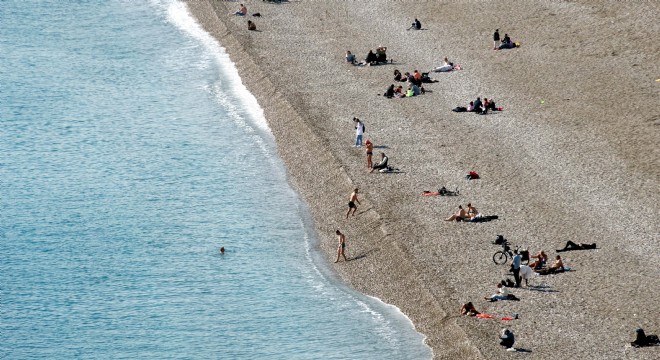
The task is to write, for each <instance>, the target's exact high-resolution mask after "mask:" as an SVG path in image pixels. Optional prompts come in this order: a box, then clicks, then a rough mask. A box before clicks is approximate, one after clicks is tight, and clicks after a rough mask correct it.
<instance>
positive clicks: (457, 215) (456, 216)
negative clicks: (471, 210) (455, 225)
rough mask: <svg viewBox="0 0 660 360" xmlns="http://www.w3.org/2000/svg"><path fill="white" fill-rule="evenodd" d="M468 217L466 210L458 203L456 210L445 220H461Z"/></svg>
mask: <svg viewBox="0 0 660 360" xmlns="http://www.w3.org/2000/svg"><path fill="white" fill-rule="evenodd" d="M466 219H469V217H468V215H467V212H466V211H465V209H463V205H458V210H457V211H456V212H455V213H454V214H453V215H452V216H450V217H448V218H446V219H445V221H462V220H466Z"/></svg>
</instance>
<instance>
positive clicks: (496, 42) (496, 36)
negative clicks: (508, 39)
mask: <svg viewBox="0 0 660 360" xmlns="http://www.w3.org/2000/svg"><path fill="white" fill-rule="evenodd" d="M499 47H500V29H495V33H494V34H493V50H497V49H498V48H499Z"/></svg>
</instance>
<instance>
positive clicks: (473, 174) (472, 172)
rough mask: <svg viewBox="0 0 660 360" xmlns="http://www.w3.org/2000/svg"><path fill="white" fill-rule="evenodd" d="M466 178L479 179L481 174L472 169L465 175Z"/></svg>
mask: <svg viewBox="0 0 660 360" xmlns="http://www.w3.org/2000/svg"><path fill="white" fill-rule="evenodd" d="M465 178H466V179H468V180H474V179H479V174H477V173H476V172H475V171H470V172H469V173H468V174H467V175H465Z"/></svg>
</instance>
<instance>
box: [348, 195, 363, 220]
mask: <svg viewBox="0 0 660 360" xmlns="http://www.w3.org/2000/svg"><path fill="white" fill-rule="evenodd" d="M357 194H358V189H357V188H355V190H353V192H352V193H351V197H350V198H348V211H347V212H346V218H347V219H348V214H350V213H351V210H353V216H355V212H356V211H357V205H355V203H356V202H357V203H358V204H360V200H358V196H357ZM360 205H362V204H360Z"/></svg>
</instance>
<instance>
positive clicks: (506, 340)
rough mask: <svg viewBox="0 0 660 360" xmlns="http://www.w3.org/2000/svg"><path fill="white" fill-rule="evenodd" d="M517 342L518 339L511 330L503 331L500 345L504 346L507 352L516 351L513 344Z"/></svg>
mask: <svg viewBox="0 0 660 360" xmlns="http://www.w3.org/2000/svg"><path fill="white" fill-rule="evenodd" d="M515 342H516V338H515V336H514V335H513V332H512V331H511V330H509V329H502V333H501V334H500V345H502V346H504V348H505V349H506V350H507V351H515V350H516V349H514V348H513V344H514V343H515Z"/></svg>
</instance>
